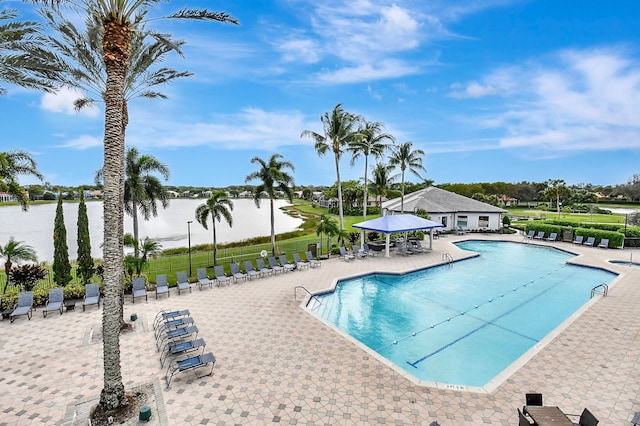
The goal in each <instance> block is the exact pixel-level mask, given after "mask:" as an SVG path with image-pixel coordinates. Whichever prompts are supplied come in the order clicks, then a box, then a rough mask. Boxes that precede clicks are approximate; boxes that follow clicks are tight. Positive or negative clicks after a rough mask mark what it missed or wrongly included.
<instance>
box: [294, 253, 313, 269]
mask: <svg viewBox="0 0 640 426" xmlns="http://www.w3.org/2000/svg"><path fill="white" fill-rule="evenodd" d="M292 256H293V263H295V264H296V268H298V269H303V268H309V262H303V261H302V259H301V258H300V255H299V254H298V253H293V255H292Z"/></svg>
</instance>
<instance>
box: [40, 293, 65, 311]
mask: <svg viewBox="0 0 640 426" xmlns="http://www.w3.org/2000/svg"><path fill="white" fill-rule="evenodd" d="M63 308H64V289H63V288H62V287H57V288H51V289H49V299H47V303H46V304H45V307H44V309H43V310H42V316H43V317H45V318H46V317H47V314H48V313H49V312H53V311H60V315H62V309H63Z"/></svg>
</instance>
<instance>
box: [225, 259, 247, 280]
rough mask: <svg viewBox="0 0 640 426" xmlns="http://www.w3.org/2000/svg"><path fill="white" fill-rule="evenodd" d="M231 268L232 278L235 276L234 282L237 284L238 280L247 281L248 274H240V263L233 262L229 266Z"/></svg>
mask: <svg viewBox="0 0 640 426" xmlns="http://www.w3.org/2000/svg"><path fill="white" fill-rule="evenodd" d="M229 268H231V276H233V282H236V283H237V282H238V280H243V281H246V280H247V274H243V273H242V272H240V265H239V264H238V263H236V262H232V263H231V265H229Z"/></svg>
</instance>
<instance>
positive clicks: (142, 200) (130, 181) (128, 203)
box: [124, 147, 169, 257]
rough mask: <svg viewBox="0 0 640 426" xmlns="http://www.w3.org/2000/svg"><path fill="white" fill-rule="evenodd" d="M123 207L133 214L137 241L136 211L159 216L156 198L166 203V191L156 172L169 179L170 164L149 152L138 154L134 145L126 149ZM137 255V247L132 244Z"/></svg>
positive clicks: (165, 206) (143, 215) (134, 236)
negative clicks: (168, 165) (167, 164)
mask: <svg viewBox="0 0 640 426" xmlns="http://www.w3.org/2000/svg"><path fill="white" fill-rule="evenodd" d="M124 170H125V181H124V211H125V212H126V213H127V214H129V215H131V217H132V218H133V238H134V239H135V240H136V241H138V240H139V236H138V211H139V212H140V213H141V214H142V217H143V218H144V220H149V218H150V217H151V216H154V217H156V216H158V201H159V202H160V204H162V207H163V208H165V209H166V208H167V207H168V206H169V195H168V194H167V191H166V190H165V189H164V187H163V186H162V183H161V182H160V180H159V179H158V178H157V177H155V176H154V175H153V173H159V174H160V175H162V177H163V178H164V179H165V180H167V179H169V168H168V167H167V166H166V165H165V164H163V163H161V162H160V161H158V160H157V159H156V158H155V157H154V156H152V155H139V154H138V150H137V149H136V148H133V147H132V148H129V149H127V153H126V158H125V165H124ZM134 255H135V256H136V257H138V247H134Z"/></svg>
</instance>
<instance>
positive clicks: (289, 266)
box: [278, 254, 296, 272]
mask: <svg viewBox="0 0 640 426" xmlns="http://www.w3.org/2000/svg"><path fill="white" fill-rule="evenodd" d="M278 260H280V266H282V267H283V268H284V271H285V272H289V271H293V270H294V269H296V265H294V264H293V263H289V261H288V260H287V255H286V254H281V255H280V256H278Z"/></svg>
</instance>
